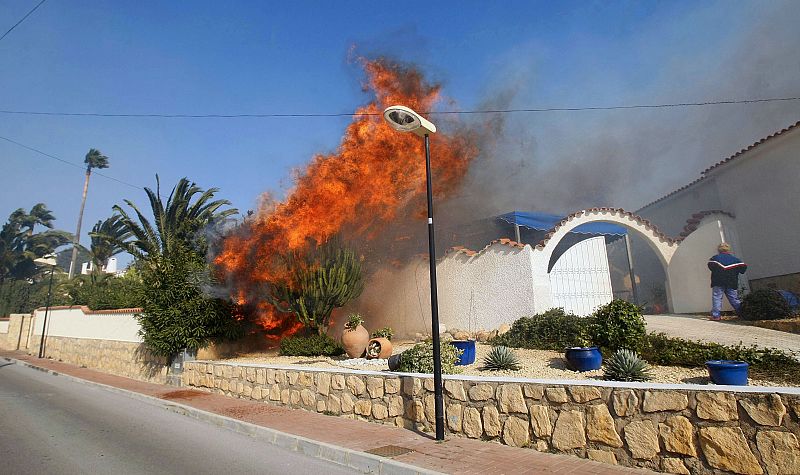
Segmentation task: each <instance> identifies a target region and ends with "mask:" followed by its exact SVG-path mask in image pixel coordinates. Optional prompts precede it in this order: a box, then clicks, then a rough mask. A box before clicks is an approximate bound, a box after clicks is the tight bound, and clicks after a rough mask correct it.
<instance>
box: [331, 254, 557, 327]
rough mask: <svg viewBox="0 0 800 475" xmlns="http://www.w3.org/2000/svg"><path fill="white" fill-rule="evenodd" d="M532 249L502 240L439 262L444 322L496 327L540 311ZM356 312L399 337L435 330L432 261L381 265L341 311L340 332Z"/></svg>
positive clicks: (447, 256)
mask: <svg viewBox="0 0 800 475" xmlns="http://www.w3.org/2000/svg"><path fill="white" fill-rule="evenodd" d="M532 253H533V251H532V249H531V247H530V246H525V248H523V249H520V248H517V247H511V246H507V245H503V244H499V243H497V244H493V245H491V246H489V247H488V248H487V249H485V250H484V251H482V252H480V253H479V254H475V255H473V256H468V255H466V254H464V253H450V254H447V255H446V256H444V257H443V258H442V259H441V260H440V261H439V262H438V264H437V266H436V274H437V279H438V286H437V287H438V294H439V322H440V323H441V324H443V325H444V326H445V327H446V328H449V329H452V328H458V329H463V330H472V331H477V330H480V329H486V330H491V329H495V328H497V327H499V326H500V325H501V324H503V323H508V324H511V323H513V322H514V320H517V319H518V318H520V317H522V316H529V315H532V314H534V313H535V306H534V291H533V282H534V279H533V277H532V274H531V262H532V258H531V256H532ZM546 278H547V277H546V275H545V279H546ZM547 290H548V292H549V285H548V286H547ZM548 308H549V307H548ZM354 311H357V312H360V313H361V314H362V315H363V316H364V318H365V326H366V328H367V329H368V330H370V331H374V330H376V329H378V328H382V327H385V326H390V327H392V329H394V331H395V333H396V334H397V335H399V336H413V335H414V334H415V333H427V334H429V333H430V332H431V301H430V279H429V266H428V260H427V259H425V258H417V259H414V260H413V261H412V262H411V263H410V264H408V265H407V266H405V267H402V268H386V269H381V270H379V271H378V272H376V273H375V274H374V275H372V276H371V277H370V280H369V281H368V282H367V285H366V286H365V289H364V293H363V294H362V295H361V296H360V297H359V298H358V299H357V300H356V301H354V302H352V303H350V304H349V305H348V306H347V307H346V308H345V309H343V310H342V311H340V312H338V315H339V316H338V317H337V321H336V322H335V324H334V329H335V332H336V333H337V334H338V333H340V331H341V328H340V327H341V326H342V325H343V321H344V317H345V316H346V315H347V314H348V313H350V312H354Z"/></svg>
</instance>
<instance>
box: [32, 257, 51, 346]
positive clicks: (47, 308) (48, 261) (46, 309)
mask: <svg viewBox="0 0 800 475" xmlns="http://www.w3.org/2000/svg"><path fill="white" fill-rule="evenodd" d="M34 262H36V263H37V264H45V265H49V266H50V283H49V284H47V303H46V304H45V307H44V321H43V322H42V338H41V340H40V341H39V358H44V338H45V334H46V333H47V315H48V314H49V313H50V296H51V295H52V291H53V274H54V273H55V270H56V260H55V259H54V258H47V257H44V258H38V259H34Z"/></svg>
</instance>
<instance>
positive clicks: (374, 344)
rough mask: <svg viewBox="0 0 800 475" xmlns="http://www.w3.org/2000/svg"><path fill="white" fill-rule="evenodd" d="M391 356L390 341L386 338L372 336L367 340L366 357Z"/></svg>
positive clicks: (385, 357) (383, 358) (381, 357)
mask: <svg viewBox="0 0 800 475" xmlns="http://www.w3.org/2000/svg"><path fill="white" fill-rule="evenodd" d="M390 356H392V342H391V341H389V340H388V339H386V338H373V339H371V340H369V341H368V342H367V359H375V358H377V359H381V360H385V359H387V358H389V357H390Z"/></svg>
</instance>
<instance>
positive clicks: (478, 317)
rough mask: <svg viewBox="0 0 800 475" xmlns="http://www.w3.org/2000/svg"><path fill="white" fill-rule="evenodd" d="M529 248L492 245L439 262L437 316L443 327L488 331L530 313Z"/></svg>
mask: <svg viewBox="0 0 800 475" xmlns="http://www.w3.org/2000/svg"><path fill="white" fill-rule="evenodd" d="M531 252H532V250H531V247H530V246H527V245H526V246H525V247H524V248H522V249H520V248H517V247H511V246H506V245H503V244H499V243H497V244H492V245H491V246H489V248H487V249H486V250H484V251H483V252H481V253H479V254H476V255H474V256H467V255H466V254H463V253H452V254H449V255H448V256H447V257H445V258H444V259H443V260H442V261H440V262H439V265H438V266H437V272H438V276H440V277H439V279H440V284H439V319H440V321H441V322H442V323H444V324H445V325H446V326H447V327H448V328H459V329H464V330H472V331H476V330H478V329H486V330H490V329H493V328H497V327H499V326H500V325H502V324H504V323H507V324H511V323H513V322H514V321H515V320H517V319H519V318H520V317H524V316H530V315H532V314H533V313H535V312H534V308H535V306H534V299H535V297H534V289H533V276H532V273H531V272H532V270H531Z"/></svg>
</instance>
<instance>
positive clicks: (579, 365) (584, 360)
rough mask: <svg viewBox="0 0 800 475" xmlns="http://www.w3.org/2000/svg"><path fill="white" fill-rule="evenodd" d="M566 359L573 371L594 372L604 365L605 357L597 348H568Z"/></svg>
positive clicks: (565, 354)
mask: <svg viewBox="0 0 800 475" xmlns="http://www.w3.org/2000/svg"><path fill="white" fill-rule="evenodd" d="M564 357H565V358H566V359H567V366H568V367H569V369H571V370H573V371H594V370H596V369H600V366H601V365H602V364H603V355H601V354H600V349H599V348H597V347H596V346H590V347H588V348H567V349H566V351H565V353H564Z"/></svg>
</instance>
